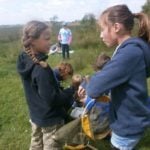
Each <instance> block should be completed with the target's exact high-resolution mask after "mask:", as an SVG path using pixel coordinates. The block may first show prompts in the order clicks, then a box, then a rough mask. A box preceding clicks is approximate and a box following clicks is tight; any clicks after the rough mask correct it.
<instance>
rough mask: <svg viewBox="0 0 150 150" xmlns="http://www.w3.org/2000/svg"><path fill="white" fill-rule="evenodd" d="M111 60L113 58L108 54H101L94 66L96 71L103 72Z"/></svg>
mask: <svg viewBox="0 0 150 150" xmlns="http://www.w3.org/2000/svg"><path fill="white" fill-rule="evenodd" d="M110 59H111V58H110V57H109V56H107V55H106V54H100V55H99V56H98V57H97V59H96V61H95V63H94V65H93V68H94V70H95V71H99V70H101V69H102V68H103V67H104V65H105V64H106V63H107V62H108V61H109V60H110Z"/></svg>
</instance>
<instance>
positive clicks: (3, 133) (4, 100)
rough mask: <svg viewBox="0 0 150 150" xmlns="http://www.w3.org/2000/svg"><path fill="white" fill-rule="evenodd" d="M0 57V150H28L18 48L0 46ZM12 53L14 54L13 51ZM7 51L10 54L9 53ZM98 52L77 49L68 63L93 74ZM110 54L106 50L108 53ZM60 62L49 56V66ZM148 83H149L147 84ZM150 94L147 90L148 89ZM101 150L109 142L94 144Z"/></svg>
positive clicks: (143, 149)
mask: <svg viewBox="0 0 150 150" xmlns="http://www.w3.org/2000/svg"><path fill="white" fill-rule="evenodd" d="M1 47H2V51H1V54H0V66H1V67H0V112H1V113H0V150H27V149H28V147H29V144H30V133H31V129H30V124H29V116H28V109H27V105H26V101H25V98H24V93H23V87H22V84H21V81H20V78H19V76H18V74H17V72H16V56H17V55H18V49H19V47H20V46H19V45H18V43H17V42H14V43H10V44H9V43H7V44H6V43H1ZM13 50H14V51H13ZM8 52H9V53H8ZM98 53H100V51H99V50H97V49H96V50H93V49H86V50H84V49H83V50H82V49H80V50H77V51H76V52H75V54H73V55H72V58H71V59H70V60H69V61H68V62H70V63H72V65H73V67H74V69H75V71H76V72H77V73H81V74H82V75H87V74H92V72H93V71H92V68H91V65H92V63H93V60H94V59H95V56H96V55H97V54H98ZM110 53H111V52H109V51H108V54H110ZM61 61H62V58H61V55H53V56H50V57H49V60H48V62H49V64H50V65H51V66H52V67H55V66H56V65H57V64H58V63H59V62H61ZM148 83H149V84H150V81H149V82H148ZM149 91H150V89H149ZM149 138H150V131H148V132H146V134H145V137H144V138H143V139H142V140H141V142H140V143H139V145H138V148H139V150H149V149H150V142H149ZM95 144H96V145H97V146H98V147H99V149H100V150H108V149H109V142H107V141H98V142H96V143H95Z"/></svg>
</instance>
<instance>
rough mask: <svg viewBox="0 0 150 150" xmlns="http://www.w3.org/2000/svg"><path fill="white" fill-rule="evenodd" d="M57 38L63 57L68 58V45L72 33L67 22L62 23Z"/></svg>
mask: <svg viewBox="0 0 150 150" xmlns="http://www.w3.org/2000/svg"><path fill="white" fill-rule="evenodd" d="M58 40H59V41H60V43H61V47H62V56H63V59H65V58H70V56H69V45H70V44H71V42H72V33H71V30H70V29H69V28H68V25H67V23H63V27H62V28H61V29H60V31H59V34H58ZM66 54H67V56H66Z"/></svg>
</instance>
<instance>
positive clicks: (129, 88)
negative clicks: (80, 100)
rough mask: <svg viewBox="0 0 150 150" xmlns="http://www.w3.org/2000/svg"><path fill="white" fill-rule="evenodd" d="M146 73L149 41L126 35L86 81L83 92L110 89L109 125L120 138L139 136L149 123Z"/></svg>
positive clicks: (149, 69) (94, 94) (149, 60)
mask: <svg viewBox="0 0 150 150" xmlns="http://www.w3.org/2000/svg"><path fill="white" fill-rule="evenodd" d="M149 76H150V44H149V43H146V42H145V41H143V40H142V39H140V38H129V39H128V40H126V41H124V42H123V43H122V44H121V45H120V46H119V48H118V50H117V52H116V53H115V55H114V56H113V58H112V60H111V61H109V62H108V63H107V64H106V65H105V66H104V68H103V69H102V70H101V72H97V73H96V74H95V75H93V77H91V80H90V82H89V85H88V87H87V94H88V95H89V96H90V97H92V98H97V97H99V96H100V95H102V94H103V93H104V92H106V91H108V90H111V102H110V127H111V129H112V131H113V132H114V133H116V134H117V135H119V136H122V137H132V136H136V135H141V134H143V132H144V129H145V128H146V127H148V126H150V109H149V106H148V104H149V102H148V90H147V77H149Z"/></svg>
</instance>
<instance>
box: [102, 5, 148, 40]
mask: <svg viewBox="0 0 150 150" xmlns="http://www.w3.org/2000/svg"><path fill="white" fill-rule="evenodd" d="M134 18H136V19H138V21H139V34H138V36H139V37H140V38H142V39H144V40H145V41H147V42H150V21H149V18H148V16H147V15H146V14H144V13H136V14H133V13H132V12H131V11H130V10H129V8H128V7H127V6H126V5H115V6H112V7H109V8H108V9H106V10H105V11H104V12H103V13H102V15H101V17H100V19H104V20H103V21H104V23H105V24H109V23H112V24H114V23H121V24H123V25H124V28H125V29H126V31H131V30H132V29H133V26H134Z"/></svg>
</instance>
